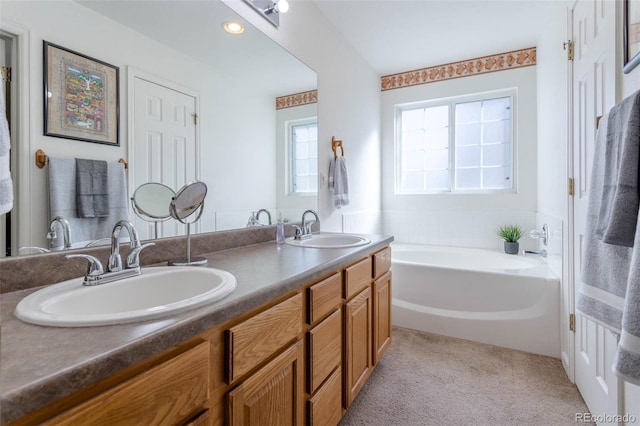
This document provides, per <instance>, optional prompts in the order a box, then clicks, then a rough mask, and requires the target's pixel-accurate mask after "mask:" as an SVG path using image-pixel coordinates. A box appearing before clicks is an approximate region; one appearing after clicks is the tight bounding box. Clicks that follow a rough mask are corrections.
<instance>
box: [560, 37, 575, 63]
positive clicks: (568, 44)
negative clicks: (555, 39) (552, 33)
mask: <svg viewBox="0 0 640 426" xmlns="http://www.w3.org/2000/svg"><path fill="white" fill-rule="evenodd" d="M562 47H563V48H564V50H566V51H567V59H568V60H570V61H573V52H574V44H573V41H572V40H569V41H565V42H564V43H562Z"/></svg>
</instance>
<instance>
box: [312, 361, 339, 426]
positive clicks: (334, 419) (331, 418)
mask: <svg viewBox="0 0 640 426" xmlns="http://www.w3.org/2000/svg"><path fill="white" fill-rule="evenodd" d="M341 378H342V370H341V369H340V367H338V368H337V369H336V371H334V372H333V374H332V375H331V377H330V378H329V380H327V382H326V383H325V384H324V385H322V387H321V388H320V390H319V391H318V392H317V393H316V394H315V395H314V396H313V397H311V398H309V401H308V403H307V408H308V413H309V414H308V415H309V425H311V426H335V425H337V424H338V422H339V421H340V419H341V418H342V384H341V382H340V379H341Z"/></svg>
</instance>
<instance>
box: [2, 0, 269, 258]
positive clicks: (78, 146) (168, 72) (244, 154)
mask: <svg viewBox="0 0 640 426" xmlns="http://www.w3.org/2000/svg"><path fill="white" fill-rule="evenodd" d="M1 18H2V20H3V21H5V22H9V23H11V24H13V25H15V26H17V27H21V28H24V29H25V30H26V31H27V32H28V34H29V45H28V55H29V61H30V69H29V70H28V71H29V84H28V87H27V89H28V92H27V93H28V96H25V98H24V99H23V101H24V100H26V101H27V102H28V103H29V109H28V119H29V125H28V126H29V130H30V131H29V136H28V137H25V138H24V139H21V140H20V142H19V143H21V144H23V143H26V144H28V148H27V149H26V150H24V152H26V155H25V156H24V158H21V159H20V163H21V167H23V168H26V169H27V170H28V176H29V177H30V181H31V183H30V186H29V187H27V188H24V189H25V190H24V191H21V194H20V195H22V196H25V197H27V198H28V199H27V200H26V205H27V206H28V207H27V208H25V209H22V210H21V211H20V213H19V215H20V221H21V222H22V223H23V224H24V226H21V243H20V245H21V246H27V245H37V246H43V247H44V246H46V244H47V243H46V239H45V235H46V227H47V221H48V213H47V211H48V203H47V195H46V174H47V169H46V168H44V169H38V168H37V167H36V166H35V164H34V162H33V155H34V153H35V151H36V150H37V149H43V150H44V151H45V152H46V153H47V154H48V155H49V156H61V157H79V158H92V159H98V158H99V159H104V160H107V161H117V160H118V159H119V158H125V159H126V158H127V147H128V143H129V141H128V140H127V124H128V123H127V113H128V112H127V90H128V88H127V75H126V69H127V66H132V67H135V68H137V69H140V70H142V71H146V72H148V73H149V74H152V75H155V76H158V77H160V78H161V79H164V80H168V81H171V82H175V83H177V84H178V85H181V86H185V87H189V88H190V89H193V90H194V91H196V92H198V93H199V94H200V97H201V111H200V142H201V154H202V167H201V169H202V173H201V178H202V180H204V181H205V182H206V183H207V184H208V186H209V194H208V196H207V203H206V213H205V216H204V217H203V221H202V224H203V227H202V229H203V230H205V231H206V230H214V229H215V226H216V225H215V222H216V218H215V211H216V210H221V217H226V218H228V216H229V214H231V213H229V212H235V213H233V216H234V217H235V218H236V219H235V220H236V222H238V221H239V222H240V223H242V225H241V226H244V225H245V224H246V220H247V219H248V217H249V212H250V211H251V210H257V209H259V208H262V207H265V208H274V207H275V187H274V185H273V183H274V182H275V167H276V164H275V155H276V152H275V107H274V105H275V99H273V98H272V97H269V98H267V97H265V96H261V95H260V94H258V93H256V92H255V91H249V90H245V89H244V87H243V85H242V84H239V83H238V82H233V81H230V80H229V78H227V77H224V76H220V75H216V70H215V69H211V68H209V67H207V66H205V65H203V64H202V63H200V62H198V61H196V60H194V59H192V58H190V57H188V56H185V55H183V54H182V53H180V52H177V51H175V50H172V49H169V48H167V47H165V46H164V45H161V44H159V43H157V42H155V41H153V40H151V39H149V38H147V37H146V36H143V35H141V34H139V33H136V32H134V31H132V30H131V29H129V28H127V27H124V26H122V25H120V24H118V23H116V22H114V21H112V20H110V19H108V18H105V17H103V16H102V15H99V14H97V13H95V12H93V11H91V10H89V9H87V8H85V7H83V6H80V5H79V4H77V3H75V2H73V1H56V2H49V1H43V2H35V1H29V2H13V1H3V2H2V17H1ZM96 28H99V29H100V35H99V36H98V37H80V36H78V35H79V34H94V33H95V29H96ZM42 40H47V41H49V42H52V43H55V44H58V45H62V46H64V47H66V48H69V49H71V50H74V51H77V52H80V53H82V54H85V55H88V56H91V57H95V58H98V59H100V60H102V61H104V62H107V63H110V64H113V65H115V66H118V67H120V141H121V142H120V147H113V146H105V145H99V144H94V143H87V142H79V141H73V140H68V139H60V138H53V137H46V136H43V106H42V65H43V64H42ZM229 112H231V113H232V114H231V115H230V114H229ZM249 123H250V125H249ZM248 169H250V170H251V173H247V172H246V170H248ZM175 189H177V188H175ZM239 194H241V195H242V196H239ZM238 218H241V219H238Z"/></svg>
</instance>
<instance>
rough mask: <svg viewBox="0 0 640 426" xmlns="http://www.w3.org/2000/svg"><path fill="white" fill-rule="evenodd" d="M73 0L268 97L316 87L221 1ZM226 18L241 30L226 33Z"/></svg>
mask: <svg viewBox="0 0 640 426" xmlns="http://www.w3.org/2000/svg"><path fill="white" fill-rule="evenodd" d="M77 1H78V3H80V4H82V5H83V6H85V7H88V8H90V9H92V10H94V11H95V12H97V13H100V14H102V15H105V16H107V17H109V18H111V19H113V20H114V21H117V22H119V23H120V24H122V25H125V26H127V27H129V28H131V29H133V30H135V31H137V32H139V33H141V34H144V35H146V36H147V37H149V38H152V39H154V40H156V41H159V42H160V43H162V44H164V45H166V46H169V47H171V48H173V49H175V50H178V51H180V52H182V53H183V54H185V55H188V56H191V57H192V58H195V59H197V60H198V61H200V62H203V63H205V64H207V65H208V66H210V67H211V68H212V69H213V70H215V73H216V74H218V75H220V76H226V78H228V79H229V80H230V81H233V82H235V84H242V85H243V86H244V87H252V86H255V90H260V93H266V95H268V96H272V97H274V98H275V97H276V96H283V95H289V94H293V93H298V92H302V91H306V90H312V89H315V88H316V87H317V76H316V73H315V72H314V71H313V70H311V69H310V68H309V67H307V66H306V65H305V64H303V63H302V62H301V61H299V60H298V59H297V58H296V57H294V56H293V55H291V54H290V53H289V52H287V51H286V50H285V49H283V48H282V47H281V46H279V45H278V44H277V43H276V42H274V41H273V40H271V39H270V38H269V37H267V36H266V35H265V34H263V33H262V32H260V31H259V30H258V29H256V28H255V27H253V26H252V25H251V24H249V23H247V22H246V21H245V20H244V19H242V18H241V17H240V16H238V15H237V14H236V13H235V12H234V11H233V10H231V9H230V8H229V7H227V6H226V5H225V4H223V3H222V2H220V1H202V0H181V1H163V0H156V1H131V0H129V1H127V0H77ZM229 20H233V21H236V22H241V23H242V24H243V25H244V26H245V32H244V33H243V34H241V35H239V36H234V35H231V34H228V33H226V32H225V31H224V30H223V29H222V24H223V23H224V22H226V21H229ZM141 54H144V53H143V52H141ZM170 60H172V58H167V61H170ZM258 73H259V74H258Z"/></svg>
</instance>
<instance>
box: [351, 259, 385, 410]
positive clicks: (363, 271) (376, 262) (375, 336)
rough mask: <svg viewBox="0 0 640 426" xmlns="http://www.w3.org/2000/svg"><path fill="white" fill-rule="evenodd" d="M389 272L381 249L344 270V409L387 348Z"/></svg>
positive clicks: (352, 399)
mask: <svg viewBox="0 0 640 426" xmlns="http://www.w3.org/2000/svg"><path fill="white" fill-rule="evenodd" d="M390 268H391V249H390V248H389V247H385V248H384V249H382V250H380V251H378V252H376V253H374V254H373V255H372V256H370V257H368V258H366V259H363V260H361V261H359V262H357V263H356V264H354V265H352V266H350V267H348V268H346V269H345V299H346V303H345V307H344V325H345V327H344V330H345V331H344V336H345V338H344V398H343V403H344V408H348V407H349V406H350V405H351V403H352V402H353V401H354V399H355V398H356V396H357V395H358V393H359V392H360V390H361V389H362V387H363V386H364V384H365V383H366V381H367V379H368V378H369V376H370V375H371V372H372V370H373V368H374V367H375V365H376V364H377V363H378V361H379V360H380V359H381V358H382V355H383V354H384V352H385V351H386V350H387V348H388V347H389V346H390V345H391V271H390ZM357 291H359V293H357V295H355V294H356V292H357ZM354 295H355V296H354Z"/></svg>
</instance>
